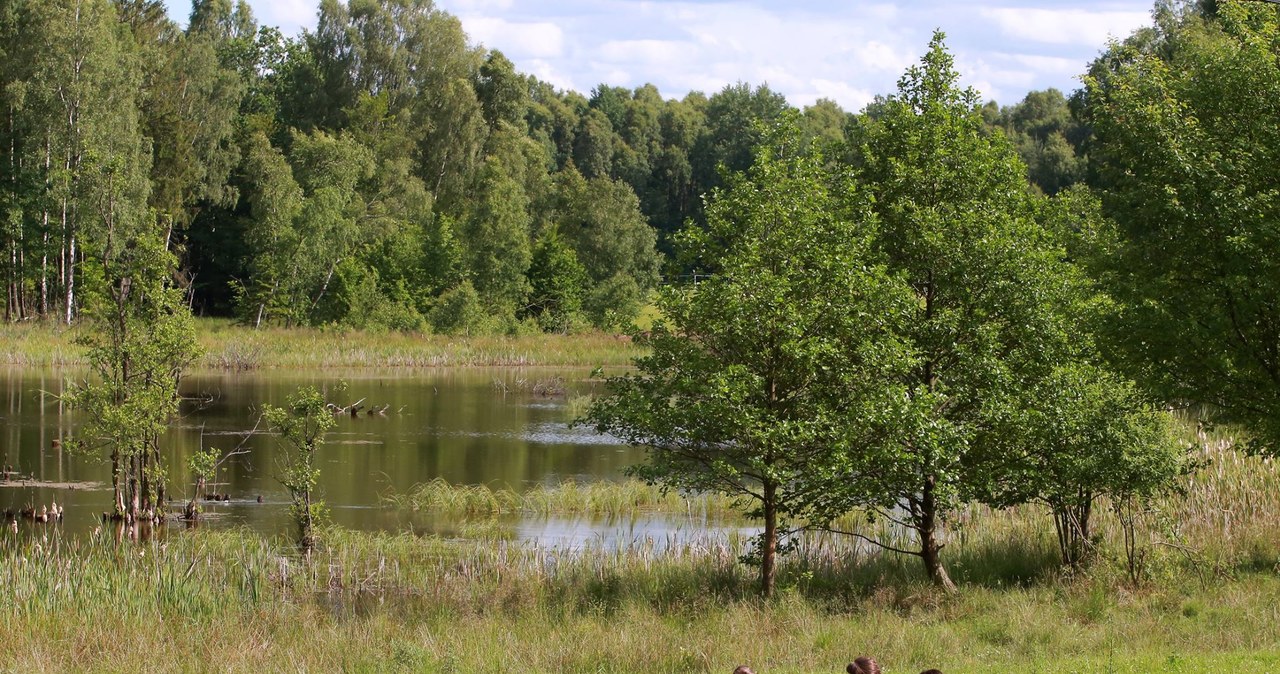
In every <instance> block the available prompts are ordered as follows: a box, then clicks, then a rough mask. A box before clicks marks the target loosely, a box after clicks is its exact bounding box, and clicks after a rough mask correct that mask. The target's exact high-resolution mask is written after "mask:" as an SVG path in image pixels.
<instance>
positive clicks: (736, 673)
mask: <svg viewBox="0 0 1280 674" xmlns="http://www.w3.org/2000/svg"><path fill="white" fill-rule="evenodd" d="M733 674H756V673H755V672H753V671H751V668H750V667H748V666H746V665H738V668H737V669H735V670H733Z"/></svg>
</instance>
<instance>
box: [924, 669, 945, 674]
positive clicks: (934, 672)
mask: <svg viewBox="0 0 1280 674" xmlns="http://www.w3.org/2000/svg"><path fill="white" fill-rule="evenodd" d="M920 674H942V670H941V669H926V670H924V671H923V672H920Z"/></svg>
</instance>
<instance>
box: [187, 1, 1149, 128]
mask: <svg viewBox="0 0 1280 674" xmlns="http://www.w3.org/2000/svg"><path fill="white" fill-rule="evenodd" d="M168 4H169V6H170V8H171V9H170V11H171V12H172V13H173V14H174V15H175V17H176V18H179V19H180V20H183V21H185V16H186V15H187V14H188V13H189V11H190V5H189V4H188V2H185V1H184V0H168ZM249 4H250V5H252V6H253V9H254V12H255V14H256V16H257V17H258V20H259V21H260V22H262V23H264V24H270V25H276V26H279V27H280V28H281V29H283V30H284V31H285V32H286V33H288V34H296V33H297V32H299V31H300V30H301V29H302V28H304V27H305V28H310V27H313V26H314V25H315V14H316V6H317V2H315V1H314V0H249ZM436 5H437V7H439V8H441V9H444V10H446V11H448V12H450V13H452V14H455V15H457V16H458V17H460V18H461V19H462V24H463V28H464V29H466V31H467V33H468V35H470V36H471V39H472V41H473V42H475V43H477V44H483V45H484V46H486V47H489V48H493V49H500V50H502V52H503V53H504V54H506V55H507V57H508V58H510V59H511V60H512V61H514V62H515V64H516V66H517V67H518V68H519V69H520V70H522V71H524V72H528V73H532V74H535V75H537V76H538V77H539V78H541V79H543V80H546V81H549V82H551V83H552V84H554V85H556V86H557V87H560V88H568V89H576V90H577V91H580V92H583V93H588V92H590V90H591V88H592V87H594V86H596V85H597V84H600V83H607V84H610V85H615V86H625V87H635V86H639V85H641V84H644V83H646V82H651V83H653V84H655V85H657V87H658V89H659V90H660V91H661V92H662V94H663V96H665V97H667V98H673V97H674V98H679V97H682V96H684V95H685V94H686V93H688V92H689V91H691V90H700V91H704V92H706V93H708V94H710V93H714V92H715V91H718V90H720V89H721V88H723V87H724V86H725V85H726V84H732V83H734V82H738V81H743V82H748V83H751V84H753V85H755V84H761V83H766V82H767V83H768V84H769V86H770V87H771V88H773V89H774V90H776V91H780V92H782V93H783V94H785V95H786V96H787V99H788V100H790V101H791V102H792V103H793V104H796V105H801V106H803V105H808V104H810V103H812V102H814V101H815V100H817V99H818V98H823V97H825V98H831V99H834V100H835V101H837V102H838V103H840V104H841V105H842V106H844V107H845V108H846V109H849V110H858V109H860V108H861V107H862V106H863V105H864V104H866V102H867V101H869V100H870V99H871V98H872V97H873V96H874V95H876V94H887V93H892V92H893V90H894V89H895V87H896V83H897V80H898V77H899V76H900V75H901V74H902V72H903V70H905V69H906V68H907V66H909V65H910V64H911V63H913V62H914V61H915V60H916V59H917V58H919V56H920V54H921V53H922V52H923V50H924V48H925V47H926V45H927V44H928V41H929V37H930V35H931V34H932V32H933V30H934V29H935V28H941V29H942V30H944V31H946V33H947V44H948V46H949V47H950V48H951V50H952V52H953V53H954V54H955V55H956V62H957V66H958V67H959V69H960V72H961V74H962V77H963V80H964V83H965V84H968V85H971V86H974V87H976V88H977V89H978V90H979V91H981V92H982V94H983V95H984V96H985V97H987V98H989V99H995V100H997V101H999V102H1000V103H1002V104H1012V103H1016V102H1017V101H1018V100H1020V99H1021V98H1022V97H1023V96H1024V95H1025V94H1026V92H1028V91H1030V90H1034V89H1044V88H1047V87H1057V88H1059V89H1061V90H1063V91H1064V92H1070V91H1072V90H1074V89H1076V88H1077V87H1078V86H1079V82H1078V80H1077V79H1076V77H1077V76H1078V75H1079V74H1080V73H1081V72H1083V71H1084V68H1085V65H1086V64H1087V63H1088V61H1089V60H1090V59H1092V58H1093V57H1094V56H1095V55H1097V53H1098V52H1099V51H1100V50H1101V49H1102V48H1103V47H1105V45H1106V43H1107V39H1108V37H1109V36H1116V37H1124V36H1126V35H1128V34H1129V32H1130V31H1132V30H1133V29H1134V28H1136V27H1138V26H1141V25H1145V24H1148V23H1150V10H1151V6H1152V1H1151V0H1079V1H1077V2H1072V3H1061V2H1047V1H1042V0H978V1H974V2H963V1H953V2H943V1H940V0H914V1H912V2H898V3H893V2H885V1H878V0H791V1H766V0H436Z"/></svg>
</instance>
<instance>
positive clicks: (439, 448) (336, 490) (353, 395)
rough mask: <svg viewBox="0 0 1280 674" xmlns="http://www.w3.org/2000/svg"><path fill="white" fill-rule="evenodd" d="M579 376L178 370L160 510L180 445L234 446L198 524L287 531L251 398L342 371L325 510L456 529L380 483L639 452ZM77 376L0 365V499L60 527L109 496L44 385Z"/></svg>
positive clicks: (538, 470) (558, 476)
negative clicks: (608, 423)
mask: <svg viewBox="0 0 1280 674" xmlns="http://www.w3.org/2000/svg"><path fill="white" fill-rule="evenodd" d="M589 375H590V373H589V372H588V371H587V370H581V369H576V370H575V369H570V370H559V369H544V368H523V369H442V370H404V371H369V370H359V371H349V372H334V371H324V372H280V371H253V372H247V373H221V372H200V373H195V374H192V375H190V376H188V377H186V378H185V379H184V380H183V385H182V391H181V393H182V395H183V396H184V401H183V404H182V410H181V415H180V418H179V420H178V421H177V423H176V424H175V427H174V428H173V429H172V431H171V432H170V433H169V434H168V435H167V436H166V437H165V438H164V441H163V443H162V446H163V451H164V453H165V455H166V461H167V463H166V465H167V466H168V469H169V480H168V485H169V490H170V496H171V498H173V499H176V500H175V502H174V503H172V504H171V509H172V510H174V511H176V510H177V509H178V508H180V501H183V500H185V499H186V498H188V496H189V494H190V492H191V489H192V478H191V475H190V472H189V470H188V469H187V467H186V466H187V461H188V458H189V457H190V456H191V455H192V454H193V453H194V452H195V451H197V450H198V449H199V448H200V447H202V446H203V447H216V448H219V449H221V450H223V451H229V450H234V449H236V448H237V447H240V448H241V449H242V450H244V452H245V453H244V454H240V455H237V456H233V457H230V458H229V459H228V461H227V463H226V466H225V469H224V470H222V471H220V472H219V475H218V478H217V484H216V485H214V486H212V487H211V488H210V490H211V491H217V492H219V493H225V494H227V495H229V496H230V498H231V500H230V501H229V502H219V503H213V502H205V503H203V507H204V510H205V512H206V514H207V517H205V518H204V522H205V523H207V524H210V525H213V526H235V525H241V526H249V527H251V528H253V529H255V530H258V531H260V532H262V533H264V534H267V535H275V534H284V533H288V532H290V531H291V529H290V524H289V519H288V512H287V510H288V495H287V493H286V492H285V490H284V488H283V487H281V485H280V483H279V480H278V477H279V475H280V473H281V470H280V466H281V463H280V462H281V459H282V450H281V448H280V447H279V446H278V442H279V439H278V438H277V437H275V436H273V435H271V434H269V433H266V432H265V430H266V429H265V427H260V428H258V431H257V432H254V433H250V431H253V429H254V427H255V424H256V423H257V419H258V416H259V411H260V409H261V406H262V405H263V404H264V403H269V404H275V405H281V404H283V403H284V400H285V397H286V396H287V395H289V394H290V393H292V392H293V391H294V390H295V389H297V387H299V386H301V385H307V384H310V385H315V386H318V387H333V386H334V385H336V384H338V383H339V382H345V383H346V389H345V390H344V391H341V392H338V393H332V394H331V395H330V399H331V400H332V401H333V402H335V403H337V404H339V405H344V406H345V405H350V404H352V403H356V402H359V401H363V402H362V403H361V408H360V413H359V414H358V415H356V416H354V417H353V416H350V415H342V416H340V417H339V419H338V422H339V423H338V425H337V427H336V428H335V429H334V431H333V432H332V433H330V434H329V436H328V437H327V441H326V444H325V445H324V446H323V448H322V449H321V450H320V454H319V456H318V459H319V461H318V464H319V467H320V469H321V477H320V492H321V495H322V498H324V500H325V501H326V502H327V504H328V505H329V507H330V509H331V512H332V518H333V520H334V522H335V523H337V524H339V525H341V526H344V527H348V528H352V529H360V530H387V531H402V530H414V531H424V532H430V533H440V534H444V535H454V536H460V535H468V533H467V532H468V531H473V530H474V529H475V527H474V526H470V525H467V523H462V522H458V521H451V520H449V519H447V518H442V517H429V516H421V515H417V516H414V515H410V514H407V513H404V512H401V511H399V510H396V509H394V508H384V507H382V504H381V500H382V496H383V495H385V494H386V493H388V492H389V491H391V490H394V491H400V492H403V491H407V490H409V489H410V488H411V487H413V486H414V485H415V484H419V483H422V482H427V481H430V480H433V479H436V478H443V479H444V480H446V481H448V482H450V483H453V484H462V485H473V484H485V485H489V486H490V487H494V488H503V487H506V488H511V489H515V490H517V491H520V490H525V489H528V488H530V487H533V486H535V485H539V484H541V485H548V486H550V485H554V484H557V483H560V482H563V481H565V480H578V481H584V480H617V479H621V478H622V477H623V471H624V469H625V467H626V466H629V465H632V464H634V463H637V462H639V461H641V460H642V459H643V457H644V454H643V452H642V451H641V450H637V449H634V448H631V447H627V446H625V445H623V444H621V443H619V442H618V441H617V440H615V439H614V438H611V437H608V436H602V435H599V434H597V433H596V432H595V431H594V430H593V429H591V428H586V427H571V425H570V421H571V420H572V416H573V414H574V413H575V411H572V410H575V409H580V408H581V406H580V405H575V404H574V402H575V400H576V399H580V398H581V397H583V396H587V395H590V394H591V393H592V392H593V391H596V390H598V389H599V388H600V387H601V386H602V383H601V382H600V381H599V380H598V379H594V380H593V379H591V378H590V376H589ZM77 376H83V374H82V373H74V372H67V371H40V370H31V369H19V368H10V369H0V466H3V465H10V466H12V468H13V470H14V472H15V475H14V476H13V477H12V478H11V479H10V480H9V481H8V482H5V483H0V510H5V509H12V510H14V511H17V510H19V509H21V508H25V507H31V506H34V507H35V508H36V510H39V509H40V506H41V505H45V504H49V503H51V502H53V501H57V503H58V504H59V505H61V506H62V507H63V508H64V511H65V519H64V522H63V524H62V527H63V529H65V530H69V531H85V530H90V529H92V528H93V527H95V526H96V525H97V523H98V522H99V518H100V516H101V513H102V512H103V511H106V510H108V509H109V508H110V503H111V497H110V479H111V476H110V465H109V463H107V462H106V461H104V460H103V459H102V458H101V457H95V456H85V455H81V454H78V453H76V452H72V451H69V450H68V449H67V448H66V447H67V441H68V439H69V438H71V437H73V436H74V434H75V432H76V430H77V428H78V426H79V424H80V421H81V420H80V419H79V417H78V415H77V413H76V412H75V411H74V410H70V409H68V408H67V407H66V406H65V405H64V404H63V403H62V402H61V401H60V400H59V398H58V396H60V395H61V394H62V393H63V392H64V391H66V390H67V386H68V384H69V382H70V380H71V378H73V377H77ZM242 443H243V445H242ZM259 497H261V502H260V501H259ZM495 527H497V528H498V530H499V534H500V535H503V536H505V537H508V538H513V539H517V540H531V541H537V542H539V543H540V544H546V545H569V546H572V545H581V544H583V543H587V542H593V543H602V544H607V545H619V544H629V543H631V542H633V541H637V540H644V539H657V540H668V541H671V540H675V539H679V538H682V537H688V536H695V535H703V534H706V533H708V524H707V523H706V522H699V521H691V520H686V519H682V518H681V517H679V516H645V517H642V518H636V519H630V520H628V521H625V522H618V521H607V520H597V519H590V518H557V517H550V518H547V517H539V518H506V519H504V520H501V521H499V522H496V523H489V525H487V526H486V527H483V529H484V530H485V531H486V532H487V533H486V534H485V535H493V532H494V528H495ZM713 528H714V527H713ZM716 530H717V531H720V529H719V528H716ZM744 531H746V530H744Z"/></svg>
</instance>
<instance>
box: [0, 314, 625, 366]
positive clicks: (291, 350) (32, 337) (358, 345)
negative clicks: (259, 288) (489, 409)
mask: <svg viewBox="0 0 1280 674" xmlns="http://www.w3.org/2000/svg"><path fill="white" fill-rule="evenodd" d="M196 329H197V331H198V340H199V344H200V347H201V352H202V356H201V357H200V359H199V360H198V361H197V366H198V367H204V368H209V369H216V370H232V371H242V370H254V369H259V368H291V369H309V370H313V369H327V368H364V367H370V368H372V367H380V368H424V367H471V366H544V365H564V366H588V367H594V366H605V367H620V366H627V365H629V364H630V362H631V358H632V357H634V356H636V355H638V354H639V350H638V349H637V348H636V347H635V346H633V345H632V344H631V341H630V340H629V339H628V338H626V337H623V336H618V335H608V334H602V333H588V334H581V335H528V336H517V337H502V336H495V337H470V338H458V337H446V336H440V335H422V334H409V333H373V332H360V331H348V330H314V329H303V328H299V329H290V330H285V329H282V328H264V329H261V330H254V329H251V328H247V327H243V326H238V325H235V324H233V323H231V322H230V321H226V320H221V319H200V320H197V321H196ZM73 339H74V330H69V329H66V328H62V327H60V326H57V325H52V324H42V323H23V324H0V364H8V365H24V366H33V367H67V366H79V365H83V364H84V352H83V349H81V348H80V347H78V346H76V345H75V344H74V343H73Z"/></svg>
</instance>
